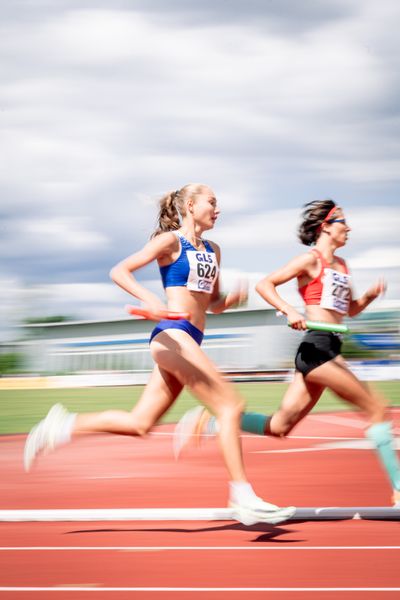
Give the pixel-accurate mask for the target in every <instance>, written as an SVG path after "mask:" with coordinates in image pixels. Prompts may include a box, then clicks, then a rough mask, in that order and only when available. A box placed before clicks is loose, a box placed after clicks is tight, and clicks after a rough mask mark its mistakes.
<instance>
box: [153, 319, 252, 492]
mask: <svg viewBox="0 0 400 600" xmlns="http://www.w3.org/2000/svg"><path fill="white" fill-rule="evenodd" d="M151 351H152V355H153V358H154V360H155V361H156V362H157V364H158V365H159V366H160V367H162V368H163V369H165V370H166V371H168V372H169V373H171V374H172V375H173V376H174V377H175V378H176V379H178V380H179V381H180V382H181V384H183V385H187V386H188V387H189V388H190V390H191V391H192V392H193V394H194V395H195V396H196V397H197V398H198V399H199V400H200V401H201V402H202V403H203V404H205V405H206V406H207V407H208V408H209V409H210V410H211V411H212V412H213V414H215V415H216V417H217V418H218V422H219V425H220V430H219V441H220V445H221V449H222V453H223V456H224V460H225V464H226V466H227V469H228V471H229V473H230V476H231V478H232V480H236V481H239V480H243V481H245V480H246V479H247V478H246V475H245V473H244V467H243V461H242V452H241V443H240V439H239V418H240V414H241V412H242V410H243V401H242V400H241V398H240V397H239V396H238V395H237V393H236V391H235V389H234V387H233V385H232V384H231V383H229V382H228V381H226V380H225V379H223V377H222V376H221V374H220V373H219V372H218V371H217V369H216V367H215V366H214V364H213V363H212V362H211V361H210V359H209V358H208V357H207V356H206V355H205V354H204V352H203V351H202V350H201V348H200V347H199V346H198V345H197V344H196V342H195V341H194V340H193V339H192V338H191V337H190V336H189V335H188V334H187V333H186V332H184V331H181V330H177V329H170V330H168V331H163V332H162V333H159V334H158V335H157V336H156V337H155V338H154V340H153V342H152V344H151Z"/></svg>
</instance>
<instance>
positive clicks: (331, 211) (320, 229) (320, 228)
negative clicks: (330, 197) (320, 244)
mask: <svg viewBox="0 0 400 600" xmlns="http://www.w3.org/2000/svg"><path fill="white" fill-rule="evenodd" d="M338 208H339V207H338V206H336V204H335V206H334V207H333V208H331V210H330V211H329V212H328V214H327V215H326V217H325V219H324V220H323V221H322V223H321V225H319V226H318V229H317V233H320V232H321V231H322V225H323V224H324V223H328V222H329V220H330V219H331V218H332V215H334V214H335V212H336V211H337V209H338Z"/></svg>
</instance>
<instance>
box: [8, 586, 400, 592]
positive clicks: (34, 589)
mask: <svg viewBox="0 0 400 600" xmlns="http://www.w3.org/2000/svg"><path fill="white" fill-rule="evenodd" d="M0 592H204V593H208V592H400V587H201V588H200V587H78V586H77V587H74V586H54V587H0Z"/></svg>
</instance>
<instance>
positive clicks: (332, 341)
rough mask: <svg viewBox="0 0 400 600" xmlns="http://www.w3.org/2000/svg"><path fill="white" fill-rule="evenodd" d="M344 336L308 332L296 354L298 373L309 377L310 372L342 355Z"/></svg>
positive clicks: (325, 332)
mask: <svg viewBox="0 0 400 600" xmlns="http://www.w3.org/2000/svg"><path fill="white" fill-rule="evenodd" d="M341 346H342V336H341V335H340V334H337V333H331V332H330V331H307V333H306V334H305V336H304V338H303V340H302V342H301V344H300V346H299V348H298V350H297V354H296V358H295V360H294V363H295V365H296V369H297V371H300V373H303V375H304V376H305V375H308V373H309V372H310V371H312V370H313V369H315V368H316V367H319V366H321V365H323V364H324V363H326V362H328V361H329V360H332V359H333V358H335V357H336V356H338V355H339V354H340V349H341Z"/></svg>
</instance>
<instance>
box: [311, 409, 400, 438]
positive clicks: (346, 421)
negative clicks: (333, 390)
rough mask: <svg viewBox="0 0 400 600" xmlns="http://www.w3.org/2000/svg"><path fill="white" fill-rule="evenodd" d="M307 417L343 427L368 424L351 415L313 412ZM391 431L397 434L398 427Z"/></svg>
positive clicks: (357, 426)
mask: <svg viewBox="0 0 400 600" xmlns="http://www.w3.org/2000/svg"><path fill="white" fill-rule="evenodd" d="M307 418H308V419H313V420H314V421H322V422H324V423H329V424H330V425H342V426H343V427H351V428H354V429H366V428H367V427H368V426H369V423H368V421H366V420H362V419H361V418H360V419H357V418H355V419H354V418H351V417H340V416H337V415H323V414H314V415H309V416H308V417H307ZM393 432H394V433H395V434H396V435H398V434H400V429H399V428H398V427H395V428H394V429H393Z"/></svg>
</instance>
